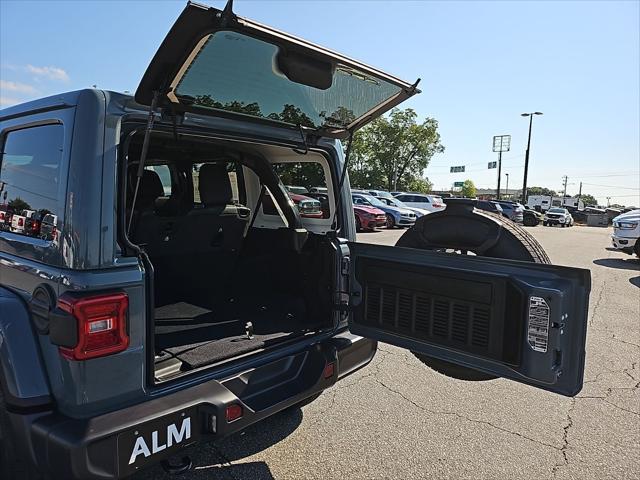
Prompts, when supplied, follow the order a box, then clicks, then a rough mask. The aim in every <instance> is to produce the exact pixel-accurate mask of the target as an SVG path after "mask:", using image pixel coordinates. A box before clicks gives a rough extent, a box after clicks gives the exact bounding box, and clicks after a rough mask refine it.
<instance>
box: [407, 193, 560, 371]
mask: <svg viewBox="0 0 640 480" xmlns="http://www.w3.org/2000/svg"><path fill="white" fill-rule="evenodd" d="M445 203H446V204H447V208H446V209H445V210H443V211H441V212H437V213H431V214H429V215H424V216H422V217H420V218H419V219H418V220H417V221H416V223H415V225H414V226H413V227H411V228H410V229H409V230H407V231H406V232H405V233H404V234H403V235H402V236H401V237H400V238H399V239H398V241H397V242H396V246H397V247H408V248H417V249H422V250H436V251H442V252H447V253H451V254H472V255H479V256H483V257H491V258H506V259H510V260H521V261H525V262H534V263H547V264H548V263H551V262H550V261H549V257H548V256H547V254H546V252H545V251H544V249H543V248H542V246H541V245H540V244H539V243H538V241H537V240H536V239H535V238H533V237H532V236H531V235H530V234H529V233H527V232H526V231H525V230H524V229H523V228H522V227H520V226H519V225H517V224H516V223H514V222H511V221H508V220H505V219H504V218H502V217H501V216H500V215H498V214H494V213H491V212H487V211H484V210H479V209H477V208H475V200H470V199H462V198H449V199H445ZM414 355H415V356H416V357H418V359H419V360H420V361H422V362H423V363H424V364H425V365H427V366H428V367H430V368H432V369H433V370H435V371H437V372H439V373H441V374H443V375H447V376H448V377H453V378H457V379H460V380H468V381H482V380H492V379H494V378H496V377H495V376H493V375H489V374H487V373H484V372H479V371H477V370H473V369H470V368H466V367H461V366H459V365H455V364H453V363H450V362H446V361H444V360H439V359H436V358H433V357H429V356H427V355H423V354H420V353H415V352H414Z"/></svg>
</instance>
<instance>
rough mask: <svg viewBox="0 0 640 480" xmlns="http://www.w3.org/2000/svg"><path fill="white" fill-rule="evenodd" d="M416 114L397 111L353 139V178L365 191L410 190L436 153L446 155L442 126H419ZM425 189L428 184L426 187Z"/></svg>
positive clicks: (427, 122) (431, 122)
mask: <svg viewBox="0 0 640 480" xmlns="http://www.w3.org/2000/svg"><path fill="white" fill-rule="evenodd" d="M417 117H418V115H417V114H416V112H415V111H414V110H413V109H411V108H407V109H406V110H400V109H393V110H392V111H391V113H390V115H389V116H388V117H379V118H377V119H375V120H374V121H373V122H371V123H370V124H369V125H367V126H366V127H365V128H363V129H362V130H360V131H358V132H356V134H355V135H354V137H353V145H352V152H351V161H350V168H349V178H350V180H351V183H352V184H353V185H357V186H359V187H363V188H383V189H386V190H410V187H409V185H411V184H412V183H414V182H415V181H417V180H421V179H422V172H423V171H424V169H425V168H426V167H427V165H428V164H429V161H430V160H431V158H432V157H433V155H435V154H436V153H442V152H444V146H443V145H442V144H441V143H440V134H439V133H438V122H437V121H436V120H435V119H433V118H426V119H425V120H424V121H423V122H422V123H418V122H417ZM422 186H423V187H424V188H426V187H427V185H426V184H423V185H422Z"/></svg>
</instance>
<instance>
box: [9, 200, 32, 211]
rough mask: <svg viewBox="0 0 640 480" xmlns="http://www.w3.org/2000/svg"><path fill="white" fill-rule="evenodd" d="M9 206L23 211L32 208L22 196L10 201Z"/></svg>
mask: <svg viewBox="0 0 640 480" xmlns="http://www.w3.org/2000/svg"><path fill="white" fill-rule="evenodd" d="M8 205H9V208H11V210H12V211H14V212H22V211H23V210H31V205H29V204H28V203H27V202H25V201H24V200H23V199H21V198H20V197H16V198H14V199H13V200H11V201H9V204H8Z"/></svg>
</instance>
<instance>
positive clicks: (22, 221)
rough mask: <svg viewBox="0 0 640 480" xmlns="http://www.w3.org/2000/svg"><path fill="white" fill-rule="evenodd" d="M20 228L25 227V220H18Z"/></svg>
mask: <svg viewBox="0 0 640 480" xmlns="http://www.w3.org/2000/svg"><path fill="white" fill-rule="evenodd" d="M18 226H19V227H24V218H19V219H18Z"/></svg>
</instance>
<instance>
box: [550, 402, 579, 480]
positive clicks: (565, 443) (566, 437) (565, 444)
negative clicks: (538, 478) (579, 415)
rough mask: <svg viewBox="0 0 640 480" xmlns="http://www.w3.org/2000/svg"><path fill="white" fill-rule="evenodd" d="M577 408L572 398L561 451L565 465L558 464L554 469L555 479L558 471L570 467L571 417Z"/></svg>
mask: <svg viewBox="0 0 640 480" xmlns="http://www.w3.org/2000/svg"><path fill="white" fill-rule="evenodd" d="M575 407H576V399H575V398H572V399H571V405H570V406H569V410H567V424H566V425H565V426H564V427H563V434H562V448H561V449H560V453H562V460H563V463H560V464H556V465H555V466H554V467H553V470H552V473H553V476H554V477H555V475H556V474H557V473H558V470H560V468H563V467H566V466H567V465H569V455H568V452H567V450H568V449H569V429H571V427H573V418H572V417H571V413H572V412H573V409H574V408H575Z"/></svg>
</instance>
